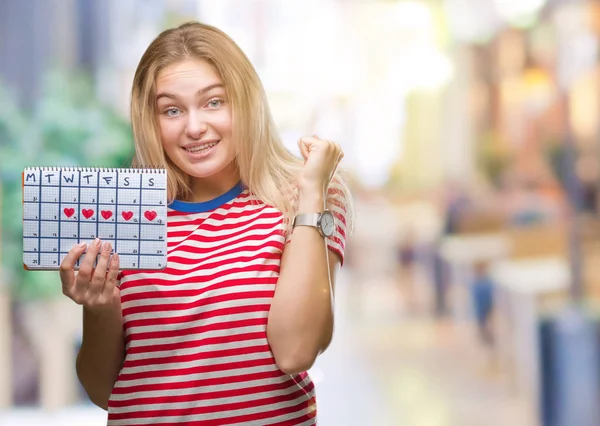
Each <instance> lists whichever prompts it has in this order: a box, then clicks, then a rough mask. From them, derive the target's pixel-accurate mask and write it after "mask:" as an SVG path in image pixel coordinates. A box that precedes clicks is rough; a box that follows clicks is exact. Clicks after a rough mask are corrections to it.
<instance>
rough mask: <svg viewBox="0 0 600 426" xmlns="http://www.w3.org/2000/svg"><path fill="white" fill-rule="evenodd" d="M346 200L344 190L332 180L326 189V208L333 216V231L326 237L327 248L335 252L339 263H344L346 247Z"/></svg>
mask: <svg viewBox="0 0 600 426" xmlns="http://www.w3.org/2000/svg"><path fill="white" fill-rule="evenodd" d="M347 203H348V200H346V196H345V192H344V190H343V188H342V186H341V185H340V184H339V183H338V182H337V181H335V180H334V181H332V182H331V184H330V185H329V189H328V190H327V203H326V205H327V209H328V210H330V211H331V213H332V214H333V216H334V218H335V231H334V233H333V235H331V236H330V237H327V248H328V249H329V250H331V251H333V252H334V253H336V254H337V255H338V256H339V257H340V259H341V263H342V264H344V250H345V248H346V231H347V228H346V226H347V212H348V204H347Z"/></svg>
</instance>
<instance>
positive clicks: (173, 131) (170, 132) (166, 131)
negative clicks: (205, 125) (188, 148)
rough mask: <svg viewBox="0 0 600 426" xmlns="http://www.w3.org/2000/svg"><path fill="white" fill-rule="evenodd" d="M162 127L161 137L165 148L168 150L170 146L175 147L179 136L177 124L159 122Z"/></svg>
mask: <svg viewBox="0 0 600 426" xmlns="http://www.w3.org/2000/svg"><path fill="white" fill-rule="evenodd" d="M159 126H160V137H161V140H162V144H163V146H164V147H165V148H166V147H168V146H170V145H174V144H176V143H177V138H178V135H179V130H178V129H179V127H180V126H178V125H177V123H176V122H175V121H174V120H173V121H167V120H162V121H161V122H159Z"/></svg>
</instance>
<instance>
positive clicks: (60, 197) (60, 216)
mask: <svg viewBox="0 0 600 426" xmlns="http://www.w3.org/2000/svg"><path fill="white" fill-rule="evenodd" d="M61 187H62V170H60V171H59V173H58V206H57V208H58V235H57V236H58V263H59V264H60V248H61V245H60V238H61V237H60V234H61V232H60V223H61V219H62V215H61V214H60V202H61V201H62V191H61V189H62V188H61ZM41 201H42V200H41V199H40V205H41V204H42V203H41ZM41 236H42V235H41V234H40V237H41ZM40 242H41V240H40Z"/></svg>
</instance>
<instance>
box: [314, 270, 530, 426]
mask: <svg viewBox="0 0 600 426" xmlns="http://www.w3.org/2000/svg"><path fill="white" fill-rule="evenodd" d="M344 286H345V287H340V288H339V292H338V301H337V302H338V307H339V308H338V311H339V312H338V329H337V330H336V333H337V334H336V337H335V339H336V340H335V343H334V344H333V345H332V347H331V348H330V349H329V350H328V352H326V353H325V354H324V355H323V356H322V357H321V359H320V360H319V361H318V363H317V366H316V368H315V373H316V374H315V379H317V380H319V383H318V385H317V392H318V394H317V395H318V398H319V404H320V407H319V409H320V416H321V418H320V420H321V423H320V425H321V426H337V425H347V426H355V425H356V426H358V425H374V426H375V425H377V426H388V425H389V426H396V425H398V426H481V425H486V426H496V425H497V426H505V425H511V426H531V425H530V424H529V423H527V422H525V421H524V418H525V417H524V411H523V409H524V407H521V406H520V404H519V401H518V400H517V399H516V398H515V397H514V396H511V392H510V388H509V386H508V385H507V383H506V381H504V380H502V378H501V377H499V376H498V375H497V374H495V373H494V371H493V368H492V367H491V363H490V362H489V361H490V358H489V356H488V355H487V354H486V353H485V352H483V351H482V350H480V349H479V348H478V345H477V344H476V342H475V341H474V339H473V337H472V336H473V332H472V330H471V329H470V328H469V327H468V326H467V325H465V326H461V327H457V326H455V325H450V324H436V323H435V322H433V321H432V320H428V319H418V318H414V317H410V316H408V315H405V314H403V313H402V309H401V303H398V305H397V307H396V308H392V306H391V305H392V303H390V301H396V302H401V301H402V294H401V292H399V291H398V286H397V285H396V284H395V283H394V282H393V281H391V280H389V279H388V280H382V281H379V282H377V283H376V282H371V283H370V287H369V288H368V289H366V288H364V286H362V285H358V284H356V283H352V282H350V281H346V282H344ZM352 299H354V300H352ZM367 299H370V300H375V299H377V300H379V301H380V302H381V303H380V304H379V305H369V306H368V307H367V306H365V308H364V309H362V310H360V309H358V310H357V308H358V307H359V306H360V305H361V304H360V301H361V300H363V301H366V300H367ZM351 306H354V308H351V309H348V308H349V307H351ZM378 306H379V307H380V309H378Z"/></svg>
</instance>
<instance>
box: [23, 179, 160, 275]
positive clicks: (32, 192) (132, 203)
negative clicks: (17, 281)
mask: <svg viewBox="0 0 600 426" xmlns="http://www.w3.org/2000/svg"><path fill="white" fill-rule="evenodd" d="M166 185H167V173H166V170H165V169H119V168H110V169H109V168H86V167H66V168H63V167H35V168H34V167H32V168H27V169H25V170H24V171H23V265H24V267H25V268H26V269H58V268H59V266H60V264H61V262H62V260H63V259H64V257H65V256H66V255H67V253H68V251H69V250H70V249H71V248H72V247H73V246H74V245H76V244H78V243H80V242H87V243H91V242H92V241H93V240H94V239H95V238H100V239H101V240H102V241H105V242H110V243H111V244H112V247H113V251H114V252H116V253H118V254H119V263H120V265H119V266H120V269H163V268H164V267H166V265H167V190H166V188H167V186H166ZM82 260H83V257H81V258H80V259H79V260H78V261H77V265H76V268H78V267H79V264H80V262H81V261H82Z"/></svg>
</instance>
